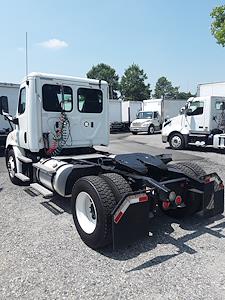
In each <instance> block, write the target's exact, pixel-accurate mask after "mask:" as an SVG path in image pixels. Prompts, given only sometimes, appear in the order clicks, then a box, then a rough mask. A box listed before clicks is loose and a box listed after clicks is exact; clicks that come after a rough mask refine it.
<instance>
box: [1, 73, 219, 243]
mask: <svg viewBox="0 0 225 300" xmlns="http://www.w3.org/2000/svg"><path fill="white" fill-rule="evenodd" d="M7 106H8V103H7V98H6V97H1V98H0V114H3V115H4V116H5V117H6V118H8V120H9V121H10V122H12V123H13V124H14V125H15V129H14V130H13V131H12V132H10V133H9V134H8V136H7V142H6V151H5V153H6V167H7V169H8V173H9V178H10V180H11V182H12V183H14V184H17V185H29V187H27V189H28V190H31V191H33V192H34V191H35V193H40V194H42V195H43V196H44V197H52V196H53V194H55V195H60V196H62V197H65V198H71V212H72V215H73V220H74V223H75V226H76V229H77V232H78V234H79V235H80V237H81V239H82V240H83V241H84V242H85V243H86V244H87V245H88V246H89V247H91V248H93V249H97V248H101V247H104V246H106V245H108V244H111V243H112V244H113V246H114V247H118V246H121V245H124V244H130V243H131V242H132V241H134V240H137V239H140V237H142V236H146V237H147V236H149V217H150V216H151V217H154V216H155V215H158V214H156V211H157V209H161V210H162V211H163V212H164V213H165V214H167V215H170V216H173V217H175V216H177V217H182V216H187V215H192V214H194V213H196V212H198V211H201V210H202V212H203V215H207V216H213V215H216V214H221V213H223V211H224V188H223V184H222V180H221V179H220V178H219V176H218V175H217V174H216V173H214V174H210V175H206V174H205V173H204V171H203V170H202V169H201V168H200V167H199V166H196V165H195V164H194V163H193V162H185V163H184V164H183V165H182V164H181V163H179V164H177V165H176V164H173V165H170V164H169V165H167V164H168V162H170V161H171V160H172V159H171V158H170V157H168V156H166V155H158V156H152V155H149V154H146V153H129V154H120V155H113V154H110V153H108V152H105V151H99V150H97V149H95V147H94V146H99V145H105V146H107V145H108V143H109V130H108V124H109V119H108V110H109V105H108V84H107V83H106V82H105V81H98V80H93V79H87V78H85V79H82V78H76V77H71V76H59V75H53V74H43V73H31V74H29V75H28V76H27V77H26V78H25V79H24V81H23V82H22V83H21V86H20V93H19V99H18V109H17V113H16V115H15V117H12V116H10V115H9V114H8V112H7V111H8V109H7ZM206 179H207V182H206ZM206 184H207V185H206ZM67 201H68V200H67ZM209 204H210V205H209ZM40 222H41V220H40Z"/></svg>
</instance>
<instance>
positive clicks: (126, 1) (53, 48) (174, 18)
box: [0, 0, 225, 92]
mask: <svg viewBox="0 0 225 300" xmlns="http://www.w3.org/2000/svg"><path fill="white" fill-rule="evenodd" d="M0 4H1V5H0V7H1V18H0V37H1V38H0V57H1V58H0V82H13V83H19V82H20V81H21V80H22V79H23V77H24V76H25V72H26V67H25V33H26V32H27V33H28V68H29V72H45V73H55V74H62V75H71V76H77V77H86V73H87V72H88V71H89V70H90V68H91V67H92V66H93V65H96V64H98V63H106V64H109V65H110V66H112V67H113V68H115V70H116V72H117V74H118V75H119V76H120V77H121V76H122V75H123V73H124V71H125V69H126V68H127V67H129V66H130V65H131V64H133V63H135V64H138V65H139V66H140V68H142V69H143V70H144V71H145V72H146V73H147V76H148V80H147V82H149V83H150V85H151V89H153V90H154V86H155V83H156V81H157V79H158V78H159V77H161V76H166V77H167V78H168V79H169V80H170V81H171V82H172V84H173V86H179V87H180V91H186V92H187V91H189V90H190V91H191V92H196V89H197V84H199V83H205V82H216V81H225V47H224V48H223V47H222V46H220V45H218V44H217V43H216V40H215V39H214V37H213V36H212V35H211V32H210V24H211V21H212V19H211V17H210V12H211V11H212V9H213V8H214V7H215V6H218V5H223V4H225V1H217V0H64V1H59V0H45V1H44V0H39V1H35V0H29V1H27V0H20V1H16V0H14V1H13V0H8V1H6V0H4V1H3V0H0Z"/></svg>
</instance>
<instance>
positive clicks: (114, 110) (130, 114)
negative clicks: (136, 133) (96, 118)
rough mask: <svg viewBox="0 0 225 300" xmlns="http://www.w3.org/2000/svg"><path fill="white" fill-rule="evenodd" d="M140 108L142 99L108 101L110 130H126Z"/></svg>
mask: <svg viewBox="0 0 225 300" xmlns="http://www.w3.org/2000/svg"><path fill="white" fill-rule="evenodd" d="M141 109H142V101H122V100H110V101H109V120H110V131H119V130H128V129H129V126H130V123H131V122H133V120H135V119H136V116H137V114H138V112H139V111H140V110H141Z"/></svg>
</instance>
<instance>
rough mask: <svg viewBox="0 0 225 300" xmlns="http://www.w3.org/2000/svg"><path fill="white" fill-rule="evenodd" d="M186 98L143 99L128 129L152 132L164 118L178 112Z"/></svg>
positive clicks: (135, 132)
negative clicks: (139, 109)
mask: <svg viewBox="0 0 225 300" xmlns="http://www.w3.org/2000/svg"><path fill="white" fill-rule="evenodd" d="M185 103H186V100H179V99H167V100H163V99H150V100H144V101H143V109H142V111H140V112H139V113H138V114H137V118H136V119H135V120H134V121H133V122H132V123H131V126H130V131H131V132H132V133H133V134H138V132H146V133H148V134H153V133H154V132H155V131H158V130H160V129H161V128H162V124H163V122H164V121H165V120H167V119H169V118H172V117H174V116H176V115H178V114H179V111H180V109H181V107H182V106H184V105H185Z"/></svg>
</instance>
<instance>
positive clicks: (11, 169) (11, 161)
mask: <svg viewBox="0 0 225 300" xmlns="http://www.w3.org/2000/svg"><path fill="white" fill-rule="evenodd" d="M6 167H7V170H8V173H9V178H10V180H11V182H12V183H13V184H16V185H23V183H22V181H21V180H19V178H17V177H16V176H15V175H16V173H17V167H16V158H15V154H14V151H13V149H10V150H9V151H8V152H7V154H6Z"/></svg>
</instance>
